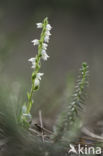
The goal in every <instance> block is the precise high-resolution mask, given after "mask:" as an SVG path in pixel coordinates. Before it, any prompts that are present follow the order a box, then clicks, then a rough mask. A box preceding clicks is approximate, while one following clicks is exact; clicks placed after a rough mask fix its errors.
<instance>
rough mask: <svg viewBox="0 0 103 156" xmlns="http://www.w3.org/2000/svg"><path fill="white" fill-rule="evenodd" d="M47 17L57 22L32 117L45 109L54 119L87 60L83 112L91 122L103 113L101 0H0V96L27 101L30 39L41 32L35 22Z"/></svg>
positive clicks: (47, 114)
mask: <svg viewBox="0 0 103 156" xmlns="http://www.w3.org/2000/svg"><path fill="white" fill-rule="evenodd" d="M46 16H47V17H49V22H50V24H51V25H52V27H53V29H52V37H51V40H50V44H49V48H48V55H50V59H49V60H48V61H47V62H45V63H43V66H42V69H41V72H44V73H45V76H44V77H43V79H42V81H41V87H40V90H39V91H38V92H37V93H36V94H35V96H34V105H33V110H32V114H33V116H34V115H36V116H37V114H38V110H39V109H41V110H42V111H43V116H44V117H45V118H51V119H55V117H56V116H57V114H58V113H59V112H60V111H61V110H62V108H63V106H64V103H65V97H66V96H67V95H68V97H69V96H71V94H72V92H73V87H74V84H75V80H76V78H77V74H78V69H79V68H80V66H81V63H82V62H83V61H86V62H87V63H88V65H89V69H90V86H89V91H88V95H89V96H88V100H87V106H86V108H85V111H84V114H85V116H86V117H87V121H88V120H89V121H90V119H91V121H92V120H94V119H96V118H98V117H99V116H101V117H102V112H103V107H102V101H103V73H102V69H103V1H102V0H84V1H83V0H0V87H1V89H0V95H1V94H5V96H4V99H6V98H7V99H10V100H11V101H12V103H15V104H16V103H17V104H21V103H23V102H24V101H25V100H26V92H27V91H28V90H30V86H31V72H32V70H31V69H30V64H29V63H28V61H27V60H28V59H29V58H30V57H33V56H35V55H36V52H37V51H36V49H34V47H33V45H32V44H31V40H33V39H35V38H39V35H40V31H39V30H37V29H36V25H35V23H37V22H41V21H42V20H43V19H44V17H46ZM67 86H68V87H67ZM67 88H68V89H67ZM15 104H14V107H16V106H17V105H15ZM91 112H92V113H91Z"/></svg>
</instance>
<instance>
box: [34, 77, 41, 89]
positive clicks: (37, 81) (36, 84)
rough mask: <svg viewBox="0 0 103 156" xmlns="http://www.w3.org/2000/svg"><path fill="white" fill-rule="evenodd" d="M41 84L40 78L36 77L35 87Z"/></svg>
mask: <svg viewBox="0 0 103 156" xmlns="http://www.w3.org/2000/svg"><path fill="white" fill-rule="evenodd" d="M39 84H40V80H38V79H37V78H36V79H35V82H34V85H35V87H36V86H39Z"/></svg>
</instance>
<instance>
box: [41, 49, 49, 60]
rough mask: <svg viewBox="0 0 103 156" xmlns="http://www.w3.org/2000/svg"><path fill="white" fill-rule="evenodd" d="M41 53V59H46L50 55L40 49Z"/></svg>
mask: <svg viewBox="0 0 103 156" xmlns="http://www.w3.org/2000/svg"><path fill="white" fill-rule="evenodd" d="M41 53H42V59H43V60H44V61H47V59H48V58H49V57H50V56H48V55H47V53H46V51H45V50H42V52H41Z"/></svg>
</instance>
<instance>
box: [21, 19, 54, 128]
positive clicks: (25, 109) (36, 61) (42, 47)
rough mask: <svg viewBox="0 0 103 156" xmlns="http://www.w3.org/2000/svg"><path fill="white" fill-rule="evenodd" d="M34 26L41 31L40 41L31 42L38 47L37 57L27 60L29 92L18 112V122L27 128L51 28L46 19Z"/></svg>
mask: <svg viewBox="0 0 103 156" xmlns="http://www.w3.org/2000/svg"><path fill="white" fill-rule="evenodd" d="M36 26H37V28H38V29H42V31H41V35H40V39H39V40H38V39H34V40H33V41H32V43H33V45H34V46H37V47H38V52H37V55H36V56H35V57H32V58H30V59H28V61H29V62H31V64H32V66H31V68H32V69H33V72H32V85H31V90H30V92H28V93H27V102H26V103H25V104H24V105H23V106H22V109H21V112H20V118H19V122H20V123H22V124H23V125H24V126H29V121H30V120H31V119H32V116H31V113H30V111H31V108H32V105H33V93H34V92H35V91H36V90H38V88H39V86H40V80H41V77H42V76H43V75H44V73H41V72H40V68H41V60H44V61H47V59H48V58H49V56H48V54H47V52H46V50H47V47H48V43H49V40H50V35H51V33H50V31H51V29H52V27H51V25H50V24H49V23H48V18H45V19H44V20H43V22H42V23H37V24H36Z"/></svg>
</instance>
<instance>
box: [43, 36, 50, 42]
mask: <svg viewBox="0 0 103 156" xmlns="http://www.w3.org/2000/svg"><path fill="white" fill-rule="evenodd" d="M49 39H50V38H49V36H48V35H46V36H45V38H44V41H45V42H47V43H48V42H49Z"/></svg>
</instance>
